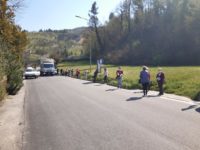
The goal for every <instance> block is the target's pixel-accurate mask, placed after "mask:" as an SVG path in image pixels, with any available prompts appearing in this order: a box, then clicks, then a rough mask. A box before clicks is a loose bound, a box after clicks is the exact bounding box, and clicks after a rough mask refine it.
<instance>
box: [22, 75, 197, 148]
mask: <svg viewBox="0 0 200 150" xmlns="http://www.w3.org/2000/svg"><path fill="white" fill-rule="evenodd" d="M26 85H27V86H26V93H25V131H24V137H23V150H200V106H193V105H191V104H187V103H183V102H177V101H173V100H167V99H164V98H161V97H156V96H155V95H149V96H148V97H145V98H142V97H141V95H142V93H140V92H139V91H138V92H137V91H134V92H133V91H131V90H123V89H116V88H115V87H111V86H107V85H103V84H98V83H95V84H93V83H90V82H88V81H82V80H77V79H71V78H68V77H41V78H38V79H36V80H35V79H32V80H27V84H26Z"/></svg>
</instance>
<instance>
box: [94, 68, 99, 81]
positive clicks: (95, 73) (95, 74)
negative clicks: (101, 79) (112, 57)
mask: <svg viewBox="0 0 200 150" xmlns="http://www.w3.org/2000/svg"><path fill="white" fill-rule="evenodd" d="M97 75H98V69H96V70H95V72H94V75H93V82H94V83H95V82H96V79H97Z"/></svg>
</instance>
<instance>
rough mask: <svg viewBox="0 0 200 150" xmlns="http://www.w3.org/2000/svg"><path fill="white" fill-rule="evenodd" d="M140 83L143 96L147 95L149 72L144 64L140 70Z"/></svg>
mask: <svg viewBox="0 0 200 150" xmlns="http://www.w3.org/2000/svg"><path fill="white" fill-rule="evenodd" d="M140 83H141V84H142V89H143V94H144V95H143V96H147V93H148V90H149V85H150V73H149V72H148V68H147V67H146V66H143V68H142V71H141V72H140Z"/></svg>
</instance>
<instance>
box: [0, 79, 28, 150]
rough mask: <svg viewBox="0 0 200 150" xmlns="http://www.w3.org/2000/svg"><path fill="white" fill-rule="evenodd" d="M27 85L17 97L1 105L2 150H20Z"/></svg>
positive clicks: (7, 99) (0, 147)
mask: <svg viewBox="0 0 200 150" xmlns="http://www.w3.org/2000/svg"><path fill="white" fill-rule="evenodd" d="M25 85H26V83H25V82H24V86H23V87H22V88H21V90H20V91H19V92H18V94H17V95H15V96H8V97H7V98H6V99H5V100H4V101H2V102H1V103H0V135H1V140H0V150H1V149H2V150H20V149H21V147H22V133H23V132H22V131H23V125H24V117H23V116H24V115H23V113H24V109H23V107H24V96H25Z"/></svg>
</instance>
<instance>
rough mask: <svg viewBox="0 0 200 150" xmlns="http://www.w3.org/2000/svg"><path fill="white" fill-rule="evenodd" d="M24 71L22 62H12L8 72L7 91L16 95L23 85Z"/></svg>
mask: <svg viewBox="0 0 200 150" xmlns="http://www.w3.org/2000/svg"><path fill="white" fill-rule="evenodd" d="M22 81H23V71H22V69H21V63H20V62H18V63H17V62H15V63H14V64H12V65H11V66H10V67H9V69H8V73H7V93H8V94H10V95H15V94H16V93H17V91H18V90H19V89H20V88H21V87H22V85H23V83H22Z"/></svg>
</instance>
